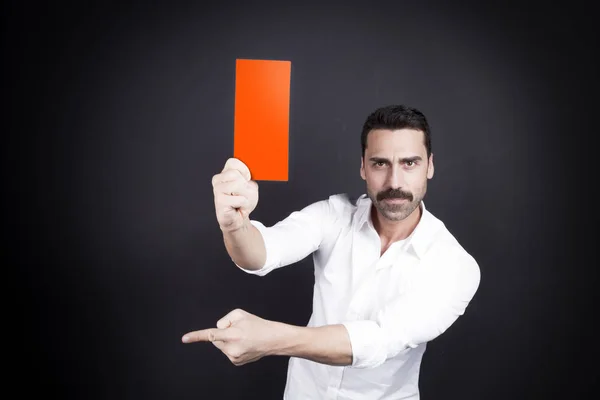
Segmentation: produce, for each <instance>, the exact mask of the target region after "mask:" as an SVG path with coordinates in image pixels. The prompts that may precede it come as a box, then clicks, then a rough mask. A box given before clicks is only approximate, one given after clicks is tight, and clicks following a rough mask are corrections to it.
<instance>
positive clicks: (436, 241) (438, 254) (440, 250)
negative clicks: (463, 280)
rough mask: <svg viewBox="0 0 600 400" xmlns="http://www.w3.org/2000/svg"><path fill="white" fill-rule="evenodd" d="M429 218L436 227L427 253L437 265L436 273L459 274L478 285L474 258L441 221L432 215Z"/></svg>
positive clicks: (477, 272) (476, 265) (479, 273)
mask: <svg viewBox="0 0 600 400" xmlns="http://www.w3.org/2000/svg"><path fill="white" fill-rule="evenodd" d="M430 218H432V220H433V223H434V224H435V225H436V230H435V234H434V235H433V237H432V241H431V245H430V248H429V251H428V256H429V257H430V260H431V261H433V262H434V263H435V264H436V265H437V267H438V268H437V269H438V271H439V270H440V269H441V270H443V271H445V272H446V273H447V274H459V275H460V276H464V277H467V278H469V279H470V280H473V281H474V282H475V283H476V284H477V285H478V284H479V280H480V278H481V271H480V267H479V263H478V262H477V260H476V259H475V257H474V256H473V255H472V254H471V253H470V252H469V251H467V250H466V249H465V248H464V247H463V245H462V244H461V243H460V242H459V240H458V239H457V238H456V237H455V235H453V234H452V232H450V230H449V229H448V227H447V226H446V225H445V224H444V223H443V222H442V221H441V220H439V219H438V218H437V217H435V216H433V214H430Z"/></svg>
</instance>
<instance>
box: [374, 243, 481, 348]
mask: <svg viewBox="0 0 600 400" xmlns="http://www.w3.org/2000/svg"><path fill="white" fill-rule="evenodd" d="M480 278H481V276H480V270H479V266H478V265H477V263H476V261H475V260H474V259H473V258H472V257H471V256H470V255H468V254H466V253H463V254H455V256H454V257H448V258H447V259H446V262H444V263H443V264H440V265H439V266H435V267H431V268H426V270H425V271H423V272H422V273H420V274H419V275H418V277H417V278H416V279H415V282H413V285H412V289H411V290H410V291H409V292H408V293H406V294H404V295H403V296H401V297H399V298H398V299H396V300H395V301H394V302H393V303H391V304H390V305H389V306H388V307H386V308H385V309H384V310H382V311H381V312H380V314H379V315H378V322H379V324H380V326H381V327H382V328H383V330H384V332H385V333H386V336H387V342H388V343H389V353H390V354H391V355H392V356H393V355H395V354H397V353H398V352H400V351H402V350H404V349H405V348H407V347H416V346H418V345H419V344H421V343H425V342H428V341H431V340H433V339H435V338H436V337H438V336H439V335H441V334H442V333H444V332H445V331H446V330H447V329H448V328H449V327H450V326H451V325H452V324H453V323H454V322H455V321H456V320H457V319H458V317H460V316H461V315H463V314H464V312H465V310H466V308H467V306H468V305H469V303H470V301H471V299H472V298H473V296H474V295H475V293H476V291H477V289H478V287H479V282H480Z"/></svg>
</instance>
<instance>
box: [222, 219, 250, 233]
mask: <svg viewBox="0 0 600 400" xmlns="http://www.w3.org/2000/svg"><path fill="white" fill-rule="evenodd" d="M249 227H250V218H249V217H246V218H243V219H242V221H241V222H238V223H233V224H230V225H227V226H222V225H219V228H220V229H221V232H223V233H224V234H230V235H233V234H236V233H243V232H246V231H248V228H249Z"/></svg>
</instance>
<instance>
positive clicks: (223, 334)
mask: <svg viewBox="0 0 600 400" xmlns="http://www.w3.org/2000/svg"><path fill="white" fill-rule="evenodd" d="M228 336H229V335H228V332H227V331H226V330H225V329H218V328H209V329H202V330H199V331H193V332H188V333H186V334H185V335H183V337H182V338H181V341H182V342H183V343H195V342H215V341H226V340H227V339H228Z"/></svg>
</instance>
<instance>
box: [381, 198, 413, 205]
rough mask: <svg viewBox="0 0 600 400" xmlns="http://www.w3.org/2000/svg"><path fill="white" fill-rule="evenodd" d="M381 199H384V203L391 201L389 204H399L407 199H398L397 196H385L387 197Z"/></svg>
mask: <svg viewBox="0 0 600 400" xmlns="http://www.w3.org/2000/svg"><path fill="white" fill-rule="evenodd" d="M383 201H385V202H386V203H391V204H400V203H404V202H406V201H408V200H406V199H399V198H387V199H383Z"/></svg>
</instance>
